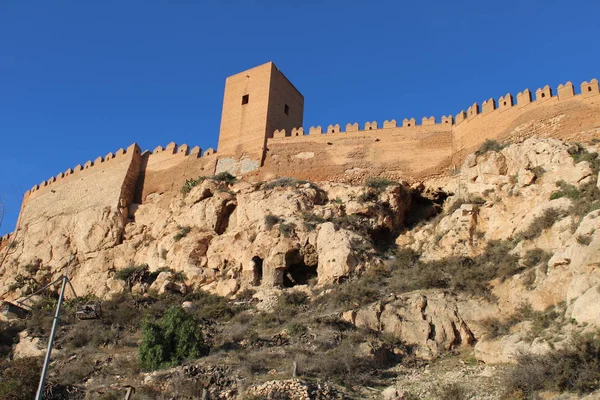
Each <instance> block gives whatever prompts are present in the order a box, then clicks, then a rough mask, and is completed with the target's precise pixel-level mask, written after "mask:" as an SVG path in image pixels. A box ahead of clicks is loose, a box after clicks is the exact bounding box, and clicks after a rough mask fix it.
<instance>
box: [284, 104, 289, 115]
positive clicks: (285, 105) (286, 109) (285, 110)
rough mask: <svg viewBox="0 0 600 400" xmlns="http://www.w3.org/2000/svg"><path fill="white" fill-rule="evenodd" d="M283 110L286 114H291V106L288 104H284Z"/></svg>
mask: <svg viewBox="0 0 600 400" xmlns="http://www.w3.org/2000/svg"><path fill="white" fill-rule="evenodd" d="M283 112H284V113H285V115H290V106H288V105H287V104H284V106H283Z"/></svg>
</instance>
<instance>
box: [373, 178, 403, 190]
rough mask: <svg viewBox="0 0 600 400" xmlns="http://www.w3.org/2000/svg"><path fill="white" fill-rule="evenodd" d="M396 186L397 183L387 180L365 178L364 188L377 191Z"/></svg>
mask: <svg viewBox="0 0 600 400" xmlns="http://www.w3.org/2000/svg"><path fill="white" fill-rule="evenodd" d="M397 184H398V183H397V182H394V181H392V180H389V179H387V178H380V177H372V178H367V179H366V180H365V186H366V187H370V188H373V189H378V190H379V191H381V190H384V189H385V188H386V187H388V186H391V185H397Z"/></svg>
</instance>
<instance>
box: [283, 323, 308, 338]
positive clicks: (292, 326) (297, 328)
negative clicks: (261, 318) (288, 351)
mask: <svg viewBox="0 0 600 400" xmlns="http://www.w3.org/2000/svg"><path fill="white" fill-rule="evenodd" d="M286 329H287V331H288V333H289V334H290V336H296V337H298V336H302V335H304V334H305V333H306V332H307V331H308V329H307V328H306V326H305V325H304V324H302V323H300V322H291V323H289V324H288V325H287V327H286Z"/></svg>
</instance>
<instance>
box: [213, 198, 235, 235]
mask: <svg viewBox="0 0 600 400" xmlns="http://www.w3.org/2000/svg"><path fill="white" fill-rule="evenodd" d="M236 206H237V205H236V204H235V203H228V204H226V205H225V207H224V208H223V212H222V213H221V216H220V218H218V219H217V223H216V224H215V232H217V235H222V234H223V233H225V231H226V230H227V227H228V226H229V219H230V217H231V214H233V212H234V211H235V208H236Z"/></svg>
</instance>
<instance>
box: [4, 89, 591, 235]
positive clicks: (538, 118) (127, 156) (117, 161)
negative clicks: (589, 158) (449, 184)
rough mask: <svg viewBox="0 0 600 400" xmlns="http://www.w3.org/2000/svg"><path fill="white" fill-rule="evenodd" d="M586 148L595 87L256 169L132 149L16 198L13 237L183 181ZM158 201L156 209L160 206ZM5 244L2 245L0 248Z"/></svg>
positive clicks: (432, 170) (349, 176) (329, 132)
mask: <svg viewBox="0 0 600 400" xmlns="http://www.w3.org/2000/svg"><path fill="white" fill-rule="evenodd" d="M534 135H535V136H540V137H557V138H561V139H565V140H586V139H588V140H589V139H592V138H594V137H600V90H599V85H598V80H596V79H592V80H591V81H589V82H583V83H581V84H580V85H579V86H578V90H577V91H576V88H575V86H574V85H573V84H572V83H571V82H567V83H565V84H561V85H559V86H558V87H557V88H556V90H555V91H553V90H552V88H550V87H549V86H545V87H543V88H539V89H537V90H536V91H535V92H534V94H533V95H532V92H531V91H530V90H529V89H525V90H523V91H521V92H519V93H518V94H517V95H516V96H513V95H511V94H510V93H507V94H506V95H503V96H500V97H499V98H498V99H495V98H489V99H487V100H485V101H483V102H482V103H481V105H480V104H479V103H473V104H472V105H471V106H470V107H468V108H467V109H466V111H465V110H462V111H460V112H459V113H457V114H456V115H455V116H454V117H453V116H452V115H443V116H442V117H441V118H435V117H433V116H430V117H423V118H421V119H420V120H417V119H415V118H404V119H403V120H402V123H401V124H400V123H398V122H397V120H395V119H391V120H386V121H383V123H381V124H380V123H378V122H377V121H370V122H366V123H365V124H363V125H362V126H359V124H358V123H356V122H355V123H348V124H345V125H344V124H338V123H336V124H330V125H328V126H327V128H326V129H323V127H321V126H316V127H315V126H312V127H310V128H309V129H308V130H305V129H304V128H302V127H298V128H292V129H290V130H289V131H288V130H285V129H281V130H275V131H274V132H273V137H272V138H269V139H268V140H267V146H266V149H265V154H264V156H263V160H264V161H263V162H262V164H261V160H258V159H255V158H248V157H241V158H234V157H232V156H231V155H229V154H225V155H220V154H217V153H216V152H215V151H214V150H213V149H211V148H209V149H207V150H206V151H204V153H202V149H200V148H199V147H197V146H196V147H193V148H190V147H189V146H188V145H186V144H182V145H177V144H175V143H169V144H168V145H167V146H166V147H164V148H163V147H162V146H159V147H157V148H155V149H154V150H153V151H152V152H149V151H146V152H144V153H143V154H142V153H141V151H140V148H139V147H138V146H137V145H136V144H132V145H131V146H129V147H128V148H127V149H126V150H124V149H119V150H118V151H117V152H116V153H114V154H113V153H109V154H107V155H106V156H104V157H98V158H97V159H95V160H94V161H91V160H90V161H87V162H86V163H85V164H83V165H77V166H76V167H75V168H73V169H71V168H69V169H67V170H66V171H64V172H61V173H60V174H58V175H56V176H54V177H51V178H50V179H48V180H46V181H44V182H41V183H40V184H38V185H35V186H34V187H33V188H31V189H30V190H28V191H27V192H26V193H25V195H24V198H23V203H22V206H21V212H20V215H19V220H18V223H17V226H18V227H21V226H25V227H27V226H29V225H31V224H35V222H36V221H38V220H48V219H51V218H52V217H54V216H57V215H61V216H65V215H67V216H68V215H73V214H76V213H79V212H83V211H85V210H86V209H91V208H98V207H100V208H101V207H112V208H115V209H118V210H120V213H121V215H122V216H123V218H125V217H126V216H127V212H126V210H127V208H128V207H129V206H130V205H131V204H134V203H138V204H143V203H145V202H148V201H152V202H155V201H164V202H166V203H168V202H170V200H171V199H172V198H173V197H174V196H176V195H177V194H178V193H179V191H180V190H181V187H182V186H183V184H184V183H185V181H186V180H188V179H194V178H196V177H198V176H208V175H213V174H215V173H218V172H221V171H231V172H234V173H236V174H243V173H248V172H252V171H255V170H258V173H256V174H255V175H257V176H258V177H259V178H262V179H270V178H273V177H276V176H294V177H297V178H305V179H312V180H344V181H354V180H360V179H363V178H364V177H365V176H368V175H384V176H388V177H391V178H397V179H406V180H417V179H422V178H423V177H426V176H431V175H435V174H440V173H443V172H444V171H446V170H447V169H448V168H452V167H456V166H458V165H459V164H460V163H461V162H462V159H463V157H464V156H465V155H466V154H468V153H469V152H471V151H473V150H474V149H476V148H477V147H479V146H480V145H481V143H483V142H484V141H485V140H486V139H497V140H520V139H523V138H526V137H530V136H534ZM157 198H158V199H159V200H157ZM9 239H10V237H2V238H0V247H2V246H6V244H7V241H8V240H9Z"/></svg>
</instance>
